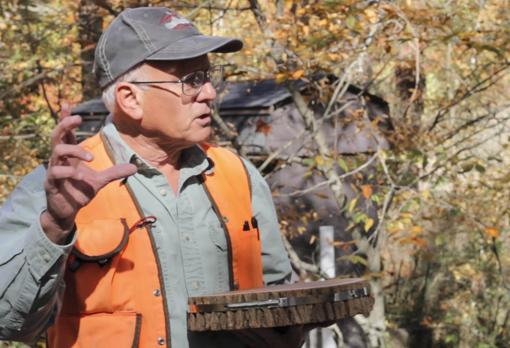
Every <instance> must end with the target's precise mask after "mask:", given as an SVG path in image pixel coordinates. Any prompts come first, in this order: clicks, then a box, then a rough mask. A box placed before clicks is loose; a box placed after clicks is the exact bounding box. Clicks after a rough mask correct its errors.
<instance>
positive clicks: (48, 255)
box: [42, 252, 51, 262]
mask: <svg viewBox="0 0 510 348" xmlns="http://www.w3.org/2000/svg"><path fill="white" fill-rule="evenodd" d="M42 258H43V260H44V262H49V261H50V259H51V257H50V254H48V253H46V252H44V253H43V254H42Z"/></svg>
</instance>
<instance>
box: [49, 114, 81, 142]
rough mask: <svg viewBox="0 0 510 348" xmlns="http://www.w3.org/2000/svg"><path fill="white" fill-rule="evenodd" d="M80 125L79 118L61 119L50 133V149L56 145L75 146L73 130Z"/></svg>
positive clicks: (68, 117)
mask: <svg viewBox="0 0 510 348" xmlns="http://www.w3.org/2000/svg"><path fill="white" fill-rule="evenodd" d="M80 123H81V117H80V116H67V117H64V118H62V119H61V121H60V122H59V123H58V124H57V126H56V127H55V129H54V130H53V132H52V133H51V144H52V147H55V146H56V145H58V144H76V139H75V137H74V134H73V130H74V129H75V128H76V127H78V126H79V125H80Z"/></svg>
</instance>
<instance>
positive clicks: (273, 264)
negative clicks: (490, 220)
mask: <svg viewBox="0 0 510 348" xmlns="http://www.w3.org/2000/svg"><path fill="white" fill-rule="evenodd" d="M103 132H104V135H105V136H106V139H107V140H108V142H109V143H110V145H111V147H112V150H113V155H114V160H115V162H116V163H126V162H131V163H133V161H135V162H137V163H138V164H139V165H138V167H139V170H138V172H137V173H136V174H135V175H133V176H131V177H129V178H128V184H129V185H130V187H131V188H132V190H133V192H134V194H135V196H136V197H137V200H138V201H139V202H141V206H142V209H143V210H144V213H145V215H146V216H149V215H153V216H156V217H157V219H158V223H157V224H156V225H155V227H154V228H153V229H152V233H153V235H154V240H155V243H156V249H157V252H158V257H159V259H160V261H161V266H162V267H161V271H162V277H161V278H162V279H163V281H164V282H165V284H164V289H165V291H166V293H165V295H166V297H167V304H168V307H169V308H168V312H169V313H170V332H171V346H173V347H179V348H181V347H183V348H185V347H204V346H207V347H239V346H240V344H239V342H238V341H237V340H236V338H235V337H234V336H233V335H229V334H226V333H223V334H208V333H204V334H192V333H189V332H188V331H187V328H186V306H187V297H188V296H198V295H203V294H207V293H213V292H222V291H228V289H229V275H228V255H227V242H226V239H225V235H224V233H223V230H222V229H221V225H220V222H219V220H218V217H217V216H216V214H215V213H214V211H213V209H212V206H211V203H210V201H209V199H208V197H207V195H206V193H205V191H204V189H203V187H202V185H201V183H200V180H199V176H200V175H201V174H202V173H203V172H205V171H208V170H214V165H213V163H212V161H211V160H210V159H208V158H207V157H206V155H205V154H204V152H202V150H200V149H199V148H198V147H192V148H190V149H188V150H186V151H185V152H184V154H183V156H182V158H181V171H180V178H179V184H178V190H177V192H178V194H175V193H174V191H173V190H172V188H171V187H170V186H169V184H168V181H167V179H166V177H165V176H164V175H163V174H162V173H161V172H159V171H158V170H157V169H155V168H153V167H151V166H150V165H148V164H147V163H146V162H145V161H143V159H141V158H139V156H137V154H136V153H134V152H133V150H132V149H131V148H129V147H128V146H127V145H126V144H125V143H124V141H123V140H122V139H121V137H120V135H119V134H118V132H117V130H116V129H115V126H114V125H113V123H108V124H107V125H106V126H105V128H104V129H103ZM245 164H246V167H247V168H248V172H249V175H250V179H251V185H252V206H253V213H254V216H255V217H256V218H257V220H258V222H259V230H260V235H261V241H262V261H263V269H264V281H265V282H266V284H270V283H277V282H281V281H283V280H284V279H285V278H287V277H288V276H289V274H290V271H291V270H290V264H289V261H288V258H287V254H286V252H285V250H284V248H283V244H282V241H281V236H280V233H279V227H278V222H277V217H276V213H275V209H274V206H273V203H272V199H271V193H270V191H269V189H268V187H267V184H266V183H265V181H264V179H263V178H262V177H261V175H260V174H259V173H258V172H257V170H256V169H255V168H254V167H253V166H252V165H251V164H250V163H249V162H247V161H245ZM44 178H45V169H44V167H43V166H39V167H38V168H36V169H35V170H34V171H33V172H32V173H30V174H29V175H27V176H26V177H25V178H24V179H23V180H22V182H21V183H20V184H19V185H18V187H17V188H16V189H15V190H14V191H13V193H12V194H11V196H10V197H9V199H8V201H7V202H6V203H5V204H4V205H3V207H2V208H1V210H0V339H19V340H25V341H27V340H31V339H34V338H35V337H37V336H38V335H39V334H40V333H41V332H42V331H44V330H45V329H46V327H47V326H48V325H49V323H51V321H52V320H53V318H54V316H55V315H56V313H57V311H58V306H59V301H60V299H61V297H62V293H63V291H64V284H63V280H62V279H63V273H64V272H65V267H64V266H65V261H66V259H67V256H68V254H69V253H70V251H71V249H72V246H73V245H74V242H75V239H76V238H74V239H72V240H71V241H70V243H69V244H68V245H57V244H54V243H52V242H51V241H50V240H49V239H48V238H47V237H46V235H45V234H44V232H43V231H42V228H41V226H40V222H39V216H40V214H41V212H42V211H44V209H45V207H46V196H45V193H44V188H43V182H44ZM79 232H80V231H77V233H79ZM147 296H152V294H147ZM142 321H143V318H142ZM155 345H157V343H156V342H155Z"/></svg>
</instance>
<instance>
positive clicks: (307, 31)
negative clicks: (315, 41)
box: [301, 25, 310, 36]
mask: <svg viewBox="0 0 510 348" xmlns="http://www.w3.org/2000/svg"><path fill="white" fill-rule="evenodd" d="M301 30H303V34H304V35H305V36H308V35H310V27H309V26H308V25H304V26H303V27H301Z"/></svg>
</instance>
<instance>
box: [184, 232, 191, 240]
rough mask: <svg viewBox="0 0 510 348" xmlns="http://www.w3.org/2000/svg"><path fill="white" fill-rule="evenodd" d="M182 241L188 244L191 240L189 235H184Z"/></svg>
mask: <svg viewBox="0 0 510 348" xmlns="http://www.w3.org/2000/svg"><path fill="white" fill-rule="evenodd" d="M184 240H185V241H186V242H189V241H190V240H191V237H190V236H189V234H185V235H184Z"/></svg>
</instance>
